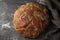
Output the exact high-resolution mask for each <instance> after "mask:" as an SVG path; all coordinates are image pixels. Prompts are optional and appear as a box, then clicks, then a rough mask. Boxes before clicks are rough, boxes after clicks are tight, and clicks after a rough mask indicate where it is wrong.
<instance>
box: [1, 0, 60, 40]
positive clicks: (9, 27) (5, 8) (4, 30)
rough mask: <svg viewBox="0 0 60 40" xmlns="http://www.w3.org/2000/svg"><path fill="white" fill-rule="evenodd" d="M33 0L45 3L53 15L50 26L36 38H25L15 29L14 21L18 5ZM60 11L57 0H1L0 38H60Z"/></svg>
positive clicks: (20, 39)
mask: <svg viewBox="0 0 60 40" xmlns="http://www.w3.org/2000/svg"><path fill="white" fill-rule="evenodd" d="M31 1H34V2H39V3H41V4H43V5H45V6H46V7H47V8H48V9H49V11H50V14H51V16H52V18H51V22H50V23H49V26H48V28H47V29H46V30H45V31H44V32H43V33H42V34H41V35H39V37H38V38H36V39H29V38H23V37H22V36H21V35H19V34H18V33H17V32H16V31H15V29H14V27H13V23H12V22H13V14H14V12H15V10H16V9H17V8H18V6H19V5H21V4H24V3H26V2H31ZM52 4H53V5H52ZM59 11H60V2H59V1H57V0H52V1H50V0H0V40H60V39H59V38H60V32H59V30H60V29H59V28H60V17H59V13H60V12H59Z"/></svg>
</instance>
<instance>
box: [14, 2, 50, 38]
mask: <svg viewBox="0 0 60 40" xmlns="http://www.w3.org/2000/svg"><path fill="white" fill-rule="evenodd" d="M48 23H49V14H48V10H47V9H46V7H45V6H43V5H42V4H38V3H34V2H29V3H26V4H24V5H21V6H20V7H19V8H18V9H17V10H16V11H15V13H14V19H13V24H14V28H15V30H16V31H17V32H19V33H20V34H21V35H22V36H23V37H28V38H36V37H37V36H38V35H39V34H41V33H42V32H43V31H44V29H45V28H46V27H47V25H48Z"/></svg>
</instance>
